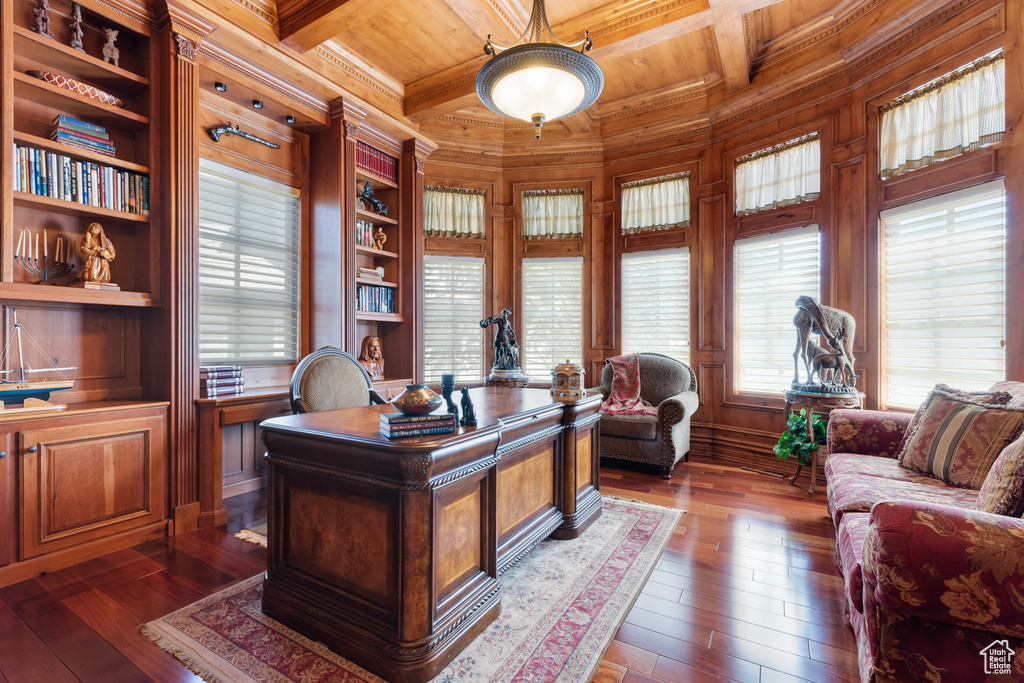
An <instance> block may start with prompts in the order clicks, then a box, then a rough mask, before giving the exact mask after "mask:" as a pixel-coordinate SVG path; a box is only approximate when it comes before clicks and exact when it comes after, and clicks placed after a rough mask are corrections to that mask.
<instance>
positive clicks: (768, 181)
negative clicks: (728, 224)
mask: <svg viewBox="0 0 1024 683" xmlns="http://www.w3.org/2000/svg"><path fill="white" fill-rule="evenodd" d="M733 193H734V194H735V195H736V215H737V216H745V215H747V214H750V213H755V212H757V211H765V210H769V209H777V208H780V207H783V206H789V205H790V204H798V203H799V202H809V201H812V200H815V199H817V198H818V197H820V196H821V141H820V140H819V139H818V134H817V133H813V134H811V135H805V136H804V137H801V138H797V139H796V140H790V141H789V142H786V143H783V144H781V145H776V146H774V147H769V148H768V149H763V150H761V151H759V152H755V153H754V154H748V155H747V156H744V157H740V158H739V159H737V160H736V178H735V182H734V183H733Z"/></svg>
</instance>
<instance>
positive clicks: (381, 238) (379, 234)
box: [373, 225, 388, 249]
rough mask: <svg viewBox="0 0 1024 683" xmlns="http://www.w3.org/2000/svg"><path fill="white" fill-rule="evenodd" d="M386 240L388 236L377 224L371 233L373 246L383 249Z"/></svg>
mask: <svg viewBox="0 0 1024 683" xmlns="http://www.w3.org/2000/svg"><path fill="white" fill-rule="evenodd" d="M387 241H388V236H387V235H386V234H385V233H384V230H383V229H382V228H381V227H380V226H379V225H378V226H377V231H376V232H375V233H373V248H374V249H383V248H384V243H385V242H387Z"/></svg>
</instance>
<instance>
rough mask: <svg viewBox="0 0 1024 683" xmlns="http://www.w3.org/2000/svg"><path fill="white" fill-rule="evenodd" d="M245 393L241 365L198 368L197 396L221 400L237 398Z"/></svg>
mask: <svg viewBox="0 0 1024 683" xmlns="http://www.w3.org/2000/svg"><path fill="white" fill-rule="evenodd" d="M244 391H245V379H244V378H243V377H242V366H241V365H211V366H209V367H205V368H199V396H200V397H202V398H221V397H223V396H238V395H239V394H242V393H243V392H244Z"/></svg>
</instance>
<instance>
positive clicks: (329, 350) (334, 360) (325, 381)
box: [290, 346, 386, 413]
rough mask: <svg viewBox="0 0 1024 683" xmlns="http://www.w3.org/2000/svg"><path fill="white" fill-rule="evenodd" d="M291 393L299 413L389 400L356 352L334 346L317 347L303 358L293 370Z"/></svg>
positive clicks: (294, 408)
mask: <svg viewBox="0 0 1024 683" xmlns="http://www.w3.org/2000/svg"><path fill="white" fill-rule="evenodd" d="M290 394H291V404H292V410H293V411H295V412H296V413H319V412H322V411H324V410H337V409H338V408H352V407H355V406H368V405H371V404H374V403H386V401H385V400H384V399H382V398H381V397H380V396H379V395H377V392H375V391H374V390H373V380H371V379H370V375H369V373H368V372H366V370H365V369H364V368H363V366H362V365H360V364H359V361H358V360H356V358H355V356H352V355H351V354H348V353H345V352H344V351H342V350H341V349H336V348H334V347H333V346H325V347H323V348H321V349H317V350H316V351H314V352H313V353H311V354H309V355H308V356H306V357H305V358H303V359H302V360H301V361H300V362H299V365H298V366H297V367H296V368H295V372H294V373H292V383H291V390H290Z"/></svg>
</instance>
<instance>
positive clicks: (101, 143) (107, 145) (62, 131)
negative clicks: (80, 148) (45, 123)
mask: <svg viewBox="0 0 1024 683" xmlns="http://www.w3.org/2000/svg"><path fill="white" fill-rule="evenodd" d="M52 137H54V138H56V137H66V138H72V139H75V140H81V141H82V142H87V143H90V144H94V145H96V146H97V147H103V148H104V149H114V145H113V144H112V143H111V142H110V141H109V140H104V139H103V138H99V137H96V136H95V135H89V134H88V133H83V132H81V131H78V130H74V129H71V128H64V127H60V128H54V129H53V134H52Z"/></svg>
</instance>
